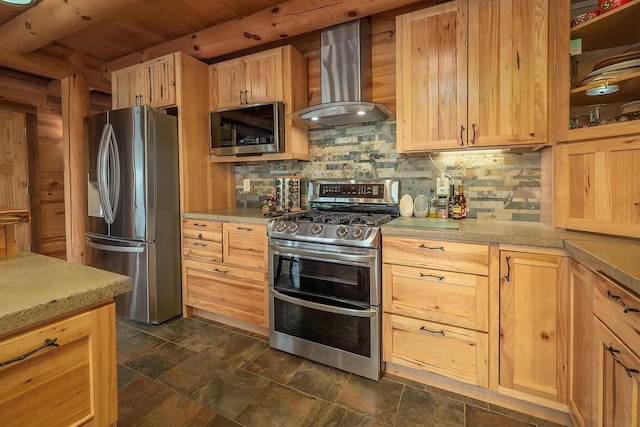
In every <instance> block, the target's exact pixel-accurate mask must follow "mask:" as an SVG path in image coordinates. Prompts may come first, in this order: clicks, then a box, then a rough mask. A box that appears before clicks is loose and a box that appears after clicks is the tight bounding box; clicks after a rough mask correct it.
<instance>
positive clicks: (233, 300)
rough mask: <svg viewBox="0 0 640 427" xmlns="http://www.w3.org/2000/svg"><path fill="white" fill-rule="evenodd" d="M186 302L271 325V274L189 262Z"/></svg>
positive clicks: (215, 311)
mask: <svg viewBox="0 0 640 427" xmlns="http://www.w3.org/2000/svg"><path fill="white" fill-rule="evenodd" d="M185 264H186V265H185V269H186V278H187V295H186V304H187V305H189V306H192V307H197V308H201V309H204V310H207V311H210V312H212V313H216V314H221V315H223V316H228V317H232V318H234V319H239V320H242V321H245V322H249V323H253V324H256V325H260V326H267V296H266V295H267V294H266V289H267V273H266V272H260V271H255V270H245V269H241V268H233V267H229V266H227V265H224V264H213V265H212V264H206V263H198V262H193V261H186V263H185Z"/></svg>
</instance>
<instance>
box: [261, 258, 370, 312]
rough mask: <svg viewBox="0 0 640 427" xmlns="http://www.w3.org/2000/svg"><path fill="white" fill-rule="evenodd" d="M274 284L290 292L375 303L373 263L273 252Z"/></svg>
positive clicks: (365, 303) (366, 303) (283, 290)
mask: <svg viewBox="0 0 640 427" xmlns="http://www.w3.org/2000/svg"><path fill="white" fill-rule="evenodd" d="M273 257H274V259H273V266H274V271H273V281H272V284H273V286H274V287H275V288H276V289H278V290H280V291H282V292H286V293H292V292H293V293H300V294H307V295H317V296H321V297H323V298H331V299H335V300H336V301H344V300H348V301H357V302H360V303H363V304H364V305H368V304H370V303H371V293H370V283H371V277H370V274H371V265H370V264H365V263H362V264H358V263H344V262H339V261H337V262H336V261H331V260H322V259H314V258H311V257H301V256H297V255H284V254H283V255H280V254H274V255H273Z"/></svg>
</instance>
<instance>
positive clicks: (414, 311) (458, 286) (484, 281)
mask: <svg viewBox="0 0 640 427" xmlns="http://www.w3.org/2000/svg"><path fill="white" fill-rule="evenodd" d="M383 277H384V279H383V284H384V290H383V298H384V301H383V304H384V310H385V311H389V312H392V313H396V314H403V315H405V316H411V317H416V318H419V319H424V320H431V321H434V322H440V323H446V324H450V325H455V326H461V327H464V328H471V329H477V330H481V331H485V332H486V331H487V319H488V315H489V280H488V278H487V276H477V275H473V274H464V273H453V272H448V271H441V270H430V269H427V268H418V267H405V266H400V265H395V264H384V265H383Z"/></svg>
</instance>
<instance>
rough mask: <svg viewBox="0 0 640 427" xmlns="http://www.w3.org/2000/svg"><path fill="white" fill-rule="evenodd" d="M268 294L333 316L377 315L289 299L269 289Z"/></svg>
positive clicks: (372, 312)
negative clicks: (333, 314)
mask: <svg viewBox="0 0 640 427" xmlns="http://www.w3.org/2000/svg"><path fill="white" fill-rule="evenodd" d="M269 293H270V294H271V295H272V296H273V297H274V298H277V299H279V300H282V301H286V302H288V303H291V304H295V305H300V306H302V307H307V308H312V309H315V310H319V311H326V312H329V313H335V314H343V315H345V316H355V317H374V316H375V315H376V314H377V311H376V310H373V309H369V310H354V309H350V308H343V307H335V306H333V305H327V304H320V303H317V302H312V301H306V300H303V299H300V298H295V297H291V296H289V295H285V294H283V293H282V292H279V291H276V290H275V289H270V290H269Z"/></svg>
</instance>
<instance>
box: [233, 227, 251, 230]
mask: <svg viewBox="0 0 640 427" xmlns="http://www.w3.org/2000/svg"><path fill="white" fill-rule="evenodd" d="M237 229H238V231H253V229H252V228H249V227H238V228H237Z"/></svg>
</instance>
